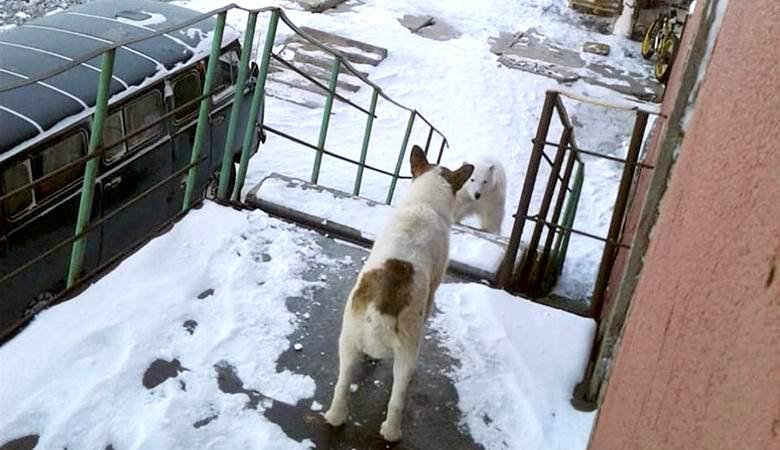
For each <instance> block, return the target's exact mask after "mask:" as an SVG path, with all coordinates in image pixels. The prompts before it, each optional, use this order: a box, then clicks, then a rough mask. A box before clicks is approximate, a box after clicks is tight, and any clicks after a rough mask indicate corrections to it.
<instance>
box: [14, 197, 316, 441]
mask: <svg viewBox="0 0 780 450" xmlns="http://www.w3.org/2000/svg"><path fill="white" fill-rule="evenodd" d="M204 230H208V232H204ZM242 236H243V237H242ZM261 253H265V254H268V255H270V256H271V257H272V259H273V263H265V262H263V260H262V259H260V258H254V256H257V255H260V254H261ZM239 255H240V256H239ZM315 257H318V246H317V245H316V244H315V243H314V240H313V234H312V233H311V232H307V231H301V230H299V229H297V228H295V227H293V226H292V225H289V224H285V223H282V222H279V221H276V220H272V219H270V218H268V217H267V216H265V215H264V214H262V213H259V212H248V213H247V212H238V211H233V210H231V209H229V208H222V207H219V206H216V205H214V204H210V203H207V204H205V205H204V206H203V208H202V209H200V210H196V211H192V212H191V213H190V214H189V215H188V216H187V217H186V218H185V219H184V220H182V221H181V222H180V223H178V224H177V225H176V226H175V227H174V228H173V229H172V230H171V231H170V232H169V233H167V234H166V235H164V236H163V237H161V238H158V239H155V240H154V241H152V242H151V243H149V244H148V245H146V246H145V247H144V248H143V249H141V250H140V251H139V252H138V253H136V254H135V255H133V256H132V257H131V258H129V259H127V260H126V261H124V262H123V263H122V264H121V265H120V266H119V267H117V268H116V269H115V270H114V271H113V272H111V273H110V274H108V275H107V276H106V277H104V278H103V279H101V280H100V281H99V282H98V283H96V284H95V285H93V286H92V287H90V288H89V289H88V290H86V291H85V292H84V293H82V294H81V295H79V297H78V298H77V299H75V300H72V301H69V302H66V303H63V304H61V305H59V306H56V307H54V308H51V309H49V310H47V311H44V312H43V313H41V314H39V315H38V317H37V318H36V319H35V320H34V321H33V322H32V323H31V324H30V325H29V326H28V327H27V329H25V330H24V332H23V333H22V334H20V335H19V336H17V337H16V338H14V339H13V340H11V341H10V342H8V343H7V344H5V345H3V346H2V347H0V379H1V380H2V383H0V404H2V405H3V411H4V412H3V414H2V415H0V442H5V441H8V440H10V439H13V438H17V437H19V436H21V435H25V434H27V433H41V441H40V443H39V448H63V447H65V446H67V447H68V448H105V446H106V445H107V444H108V443H109V442H111V443H112V444H113V447H114V448H122V449H126V448H148V449H161V448H205V445H206V443H207V442H219V443H220V444H219V445H218V447H219V448H248V447H247V445H248V444H249V443H250V442H253V443H254V444H253V445H257V443H258V442H273V443H274V447H273V448H291V449H292V448H308V447H307V446H306V445H303V444H299V443H297V442H295V441H293V440H290V439H289V438H287V437H286V436H285V434H284V433H283V432H282V430H281V429H280V428H279V427H278V426H276V425H274V424H272V423H270V422H268V421H266V420H264V419H263V417H262V412H261V411H260V412H258V411H254V410H248V409H244V403H245V402H246V397H244V396H241V395H232V394H225V393H222V392H220V391H219V390H218V389H217V383H216V375H215V371H214V367H213V366H214V365H215V364H217V363H218V362H220V361H222V360H226V361H228V362H229V363H230V364H231V365H233V366H235V368H236V370H237V373H238V374H239V376H240V377H241V378H242V380H243V381H244V383H245V384H246V385H248V386H251V387H252V388H254V389H257V390H259V391H260V392H262V393H264V394H265V395H268V396H270V397H273V398H275V399H279V400H282V401H285V402H289V403H295V402H296V401H297V400H299V399H302V398H309V397H311V396H312V395H313V393H314V386H315V380H313V379H311V378H309V377H305V376H301V375H296V374H292V373H289V372H281V373H277V370H276V359H277V358H278V356H279V355H280V354H281V353H282V352H283V351H285V350H286V349H287V348H289V341H288V340H287V335H289V334H290V333H291V332H292V331H293V330H294V328H295V315H294V314H292V313H291V312H289V311H288V309H287V307H286V304H285V299H286V298H288V297H290V296H294V295H301V294H303V292H304V290H305V289H306V288H307V286H309V285H310V283H307V282H305V281H302V280H301V278H300V274H301V272H302V271H303V269H304V268H305V267H306V263H305V260H306V259H307V258H308V259H312V258H315ZM261 281H262V282H264V284H263V285H262V287H261V286H259V285H258V283H259V282H261ZM208 289H213V293H212V294H211V295H209V296H206V297H204V295H205V294H206V291H207V290H208ZM199 294H203V295H199ZM199 296H200V297H204V298H202V299H201V298H198V297H199ZM187 320H194V321H196V322H197V326H196V327H195V328H194V331H193V333H192V334H190V333H189V332H188V331H187V330H186V329H185V328H184V327H183V326H182V324H183V322H185V321H187ZM158 358H159V359H164V360H171V359H173V358H177V359H178V360H179V361H180V362H181V365H182V366H183V367H185V368H187V370H186V371H184V372H182V373H180V374H179V375H178V377H176V379H169V380H167V381H165V382H164V383H162V384H160V385H159V386H157V387H155V388H153V389H151V390H147V389H146V388H145V387H144V386H143V385H142V383H141V380H142V378H143V375H144V371H145V370H146V369H147V367H148V366H149V365H150V363H151V362H152V361H154V360H155V359H158ZM179 381H181V382H183V383H184V384H185V385H186V390H182V388H181V386H180V384H179ZM9 405H13V407H11V408H9ZM214 414H217V415H218V417H217V418H216V419H214V420H212V421H211V422H210V423H209V424H208V426H205V427H202V428H199V429H195V428H193V423H195V422H197V421H198V420H201V419H204V418H205V417H207V416H209V415H214ZM215 436H217V437H219V440H218V441H213V438H214V437H215Z"/></svg>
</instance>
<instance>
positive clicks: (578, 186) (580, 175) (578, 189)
mask: <svg viewBox="0 0 780 450" xmlns="http://www.w3.org/2000/svg"><path fill="white" fill-rule="evenodd" d="M584 180H585V164H583V163H581V162H580V165H579V167H577V175H576V176H575V177H574V199H573V200H572V204H573V208H572V214H571V217H570V218H569V222H567V224H568V227H569V228H571V231H570V232H568V233H566V235H564V237H563V246H562V247H561V252H560V259H561V267H563V261H564V259H565V258H566V252H568V251H569V240H570V239H571V233H575V234H580V235H582V236H587V235H588V234H587V233H583V232H579V231H577V230H575V229H574V219H575V218H576V217H577V208H578V207H579V204H580V196H581V195H582V185H583V181H584ZM605 241H606V240H605ZM616 245H619V246H621V247H626V248H629V247H630V246H628V245H625V244H621V243H619V242H618V243H616Z"/></svg>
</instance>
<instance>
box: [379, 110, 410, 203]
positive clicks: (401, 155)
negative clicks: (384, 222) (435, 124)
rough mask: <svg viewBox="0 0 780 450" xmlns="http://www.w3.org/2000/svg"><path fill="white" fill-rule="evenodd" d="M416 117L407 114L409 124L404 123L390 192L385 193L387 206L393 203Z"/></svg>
mask: <svg viewBox="0 0 780 450" xmlns="http://www.w3.org/2000/svg"><path fill="white" fill-rule="evenodd" d="M416 115H417V111H412V112H411V113H409V122H407V123H406V132H405V133H404V140H403V142H402V143H401V151H400V152H399V153H398V161H396V163H395V171H393V180H392V181H390V190H388V192H387V200H386V201H385V203H387V204H388V205H389V204H390V203H391V202H392V201H393V194H395V185H396V183H398V175H399V174H400V173H401V165H402V164H403V162H404V155H406V147H407V146H408V145H409V136H411V135H412V127H413V126H414V116H416Z"/></svg>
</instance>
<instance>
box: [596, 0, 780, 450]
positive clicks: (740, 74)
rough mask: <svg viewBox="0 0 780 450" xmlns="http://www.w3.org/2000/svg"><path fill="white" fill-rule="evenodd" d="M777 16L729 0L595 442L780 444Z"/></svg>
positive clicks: (759, 3) (770, 5) (765, 5)
mask: <svg viewBox="0 0 780 450" xmlns="http://www.w3.org/2000/svg"><path fill="white" fill-rule="evenodd" d="M778 23H780V2H778V1H777V0H754V1H751V2H746V1H736V0H731V1H730V2H729V6H728V10H727V12H726V18H725V20H724V22H723V25H722V27H721V30H720V35H719V37H718V41H717V45H716V47H715V51H714V54H713V57H712V60H711V63H710V66H709V69H708V73H707V78H706V81H705V83H704V84H703V86H702V90H701V93H700V95H699V99H698V103H697V105H696V115H695V116H694V119H693V122H692V123H691V126H690V128H689V129H688V132H687V134H686V137H685V140H684V141H683V146H682V148H681V150H680V155H679V158H678V160H677V163H676V165H675V167H674V169H673V172H672V176H671V180H670V185H669V189H668V191H667V193H666V195H665V196H664V198H663V200H662V203H661V209H660V215H659V218H658V222H657V223H656V226H655V228H654V230H653V234H652V241H651V244H650V247H649V249H648V252H647V254H646V256H645V265H644V269H643V270H642V272H641V278H640V281H639V284H638V286H637V290H636V293H635V295H634V298H633V300H632V305H631V311H630V314H629V316H628V319H627V323H626V328H625V332H624V336H623V340H622V343H621V346H620V349H619V351H618V356H617V359H616V361H615V367H614V368H613V371H612V376H611V378H610V381H609V384H608V386H607V391H606V396H605V398H604V403H603V405H602V407H601V410H600V414H599V418H598V422H597V425H596V428H595V430H594V435H593V439H592V442H591V448H592V449H621V450H623V449H635V448H642V449H645V448H646V449H770V448H771V449H777V448H780V46H778V45H775V44H776V43H777V42H779V41H780V25H778ZM769 43H773V44H769Z"/></svg>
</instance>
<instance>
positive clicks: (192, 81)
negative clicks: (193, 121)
mask: <svg viewBox="0 0 780 450" xmlns="http://www.w3.org/2000/svg"><path fill="white" fill-rule="evenodd" d="M200 92H201V91H200V76H198V72H197V71H194V70H193V71H191V72H189V73H187V74H186V75H184V76H181V77H179V78H178V79H176V80H175V81H174V82H173V107H174V108H178V107H180V106H182V105H185V104H187V102H191V101H193V100H195V99H197V98H198V97H200ZM198 106H199V105H198V102H194V103H192V104H190V105H189V106H187V107H185V108H183V109H181V110H180V111H177V112H176V114H174V122H175V123H176V124H181V123H183V122H184V121H186V120H187V119H190V118H191V117H192V116H194V114H195V112H197V111H198Z"/></svg>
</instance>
